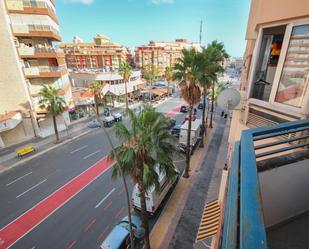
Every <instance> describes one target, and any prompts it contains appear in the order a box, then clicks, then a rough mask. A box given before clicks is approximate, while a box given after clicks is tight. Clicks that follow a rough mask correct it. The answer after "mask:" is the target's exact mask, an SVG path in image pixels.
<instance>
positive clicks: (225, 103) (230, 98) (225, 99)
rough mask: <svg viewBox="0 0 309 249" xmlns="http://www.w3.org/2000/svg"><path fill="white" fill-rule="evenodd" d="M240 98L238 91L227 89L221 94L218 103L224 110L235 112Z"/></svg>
mask: <svg viewBox="0 0 309 249" xmlns="http://www.w3.org/2000/svg"><path fill="white" fill-rule="evenodd" d="M240 98H241V96H240V93H239V92H238V91H237V90H236V89H234V88H227V89H225V90H223V91H222V92H221V93H220V94H219V96H218V99H217V103H218V105H219V106H220V107H221V108H222V109H223V110H235V108H236V107H237V106H238V104H239V103H240Z"/></svg>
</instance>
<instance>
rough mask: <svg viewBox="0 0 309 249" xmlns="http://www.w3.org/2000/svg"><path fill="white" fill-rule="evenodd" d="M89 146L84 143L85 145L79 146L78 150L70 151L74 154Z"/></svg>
mask: <svg viewBox="0 0 309 249" xmlns="http://www.w3.org/2000/svg"><path fill="white" fill-rule="evenodd" d="M87 147H88V145H84V146H82V147H79V148H77V149H76V150H72V151H71V152H70V154H74V153H75V152H78V151H80V150H83V149H85V148H87Z"/></svg>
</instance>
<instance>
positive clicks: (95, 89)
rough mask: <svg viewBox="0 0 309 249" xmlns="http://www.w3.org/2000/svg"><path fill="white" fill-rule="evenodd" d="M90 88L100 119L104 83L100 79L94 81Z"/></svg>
mask: <svg viewBox="0 0 309 249" xmlns="http://www.w3.org/2000/svg"><path fill="white" fill-rule="evenodd" d="M89 89H90V90H91V92H92V93H93V97H94V105H95V110H96V114H97V117H98V120H99V118H100V113H99V102H100V101H101V90H102V84H101V83H100V82H99V81H94V82H92V83H91V85H90V86H89Z"/></svg>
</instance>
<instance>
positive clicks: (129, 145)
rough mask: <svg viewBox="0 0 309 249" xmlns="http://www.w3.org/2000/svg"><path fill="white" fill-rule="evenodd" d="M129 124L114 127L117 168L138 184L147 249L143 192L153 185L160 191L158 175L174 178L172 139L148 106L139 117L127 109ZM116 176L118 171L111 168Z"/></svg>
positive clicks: (159, 116) (162, 119)
mask: <svg viewBox="0 0 309 249" xmlns="http://www.w3.org/2000/svg"><path fill="white" fill-rule="evenodd" d="M127 113H128V116H129V120H130V124H129V126H128V127H126V126H125V125H124V124H122V123H117V124H116V125H115V134H116V137H117V138H118V139H119V140H120V141H122V142H123V144H122V145H120V146H118V147H117V148H116V151H117V155H118V159H119V165H120V167H121V168H122V172H123V173H124V175H130V176H131V177H132V179H133V181H134V182H135V183H136V184H137V185H138V189H139V192H140V199H141V219H142V226H143V228H144V229H145V248H146V249H149V248H150V241H149V227H148V216H147V209H146V196H145V195H146V192H147V191H148V190H149V189H150V188H151V187H153V186H155V189H156V190H157V191H159V190H160V183H159V175H158V173H157V171H156V170H157V168H159V170H160V172H162V173H164V174H165V175H166V177H167V179H168V180H172V179H174V177H175V176H176V174H175V168H174V164H173V154H174V152H175V150H176V148H175V145H174V138H173V136H172V135H171V134H170V132H169V129H168V120H167V119H166V118H165V117H164V116H163V114H162V113H159V112H157V111H156V110H155V109H154V108H153V107H151V106H145V107H144V108H143V110H142V111H141V112H140V113H139V114H135V113H134V112H133V111H132V110H130V109H127ZM113 169H114V172H113V174H115V175H118V172H117V171H118V169H117V168H113Z"/></svg>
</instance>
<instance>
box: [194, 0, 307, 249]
mask: <svg viewBox="0 0 309 249" xmlns="http://www.w3.org/2000/svg"><path fill="white" fill-rule="evenodd" d="M246 40H247V46H246V51H245V55H244V67H243V70H242V76H241V82H240V90H241V93H242V103H241V104H240V106H239V108H237V110H234V111H233V118H232V122H231V129H230V136H229V142H230V148H229V155H228V160H227V166H228V167H227V168H226V169H225V170H223V173H222V181H221V186H220V195H219V203H220V206H221V210H222V211H220V219H219V222H218V223H217V224H216V229H217V230H216V232H215V233H213V234H212V236H204V237H203V238H202V239H201V240H199V241H197V247H196V248H202V247H198V245H200V246H201V245H202V244H203V243H206V242H207V243H210V245H211V247H210V248H221V249H227V248H229V249H238V248H259V249H268V248H269V249H279V248H280V249H288V248H296V247H297V248H299V249H305V248H308V244H309V239H308V238H309V237H308V233H307V232H308V229H307V228H308V226H309V201H308V180H307V179H308V177H309V167H308V166H309V150H308V144H309V142H308V137H309V136H308V134H309V119H308V114H309V90H308V84H309V83H308V81H309V2H308V1H306V0H293V1H292V0H285V1H277V0H252V2H251V9H250V15H249V21H248V27H247V33H246ZM206 229H208V230H211V229H212V228H209V227H208V228H207V227H206ZM206 235H207V234H206ZM209 241H210V242H209Z"/></svg>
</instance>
